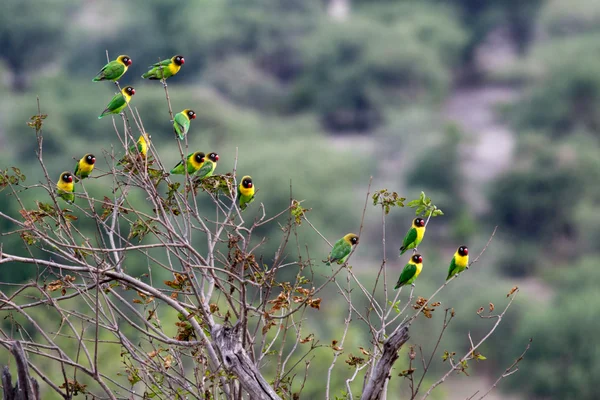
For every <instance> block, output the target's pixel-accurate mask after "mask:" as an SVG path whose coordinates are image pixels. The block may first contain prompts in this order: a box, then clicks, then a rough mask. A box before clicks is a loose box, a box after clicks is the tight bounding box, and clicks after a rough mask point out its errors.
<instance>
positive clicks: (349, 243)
mask: <svg viewBox="0 0 600 400" xmlns="http://www.w3.org/2000/svg"><path fill="white" fill-rule="evenodd" d="M357 244H358V236H357V235H355V234H354V233H349V234H347V235H346V236H344V237H343V238H341V239H340V240H338V241H337V242H335V244H334V245H333V249H331V253H329V257H327V260H325V261H324V262H325V265H331V263H332V262H337V263H338V264H343V263H345V262H346V260H347V259H348V256H349V255H350V252H351V251H352V247H353V246H355V245H357Z"/></svg>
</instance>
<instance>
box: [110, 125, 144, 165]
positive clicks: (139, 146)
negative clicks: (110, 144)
mask: <svg viewBox="0 0 600 400" xmlns="http://www.w3.org/2000/svg"><path fill="white" fill-rule="evenodd" d="M148 146H150V135H148V132H146V133H142V134H141V135H140V137H139V138H138V140H137V142H136V144H135V145H133V146H129V149H128V150H127V154H125V155H124V156H123V158H121V160H120V161H119V162H118V163H117V165H123V164H125V162H126V161H130V162H132V161H133V160H134V159H136V158H137V156H138V154H139V155H140V157H142V158H143V159H144V158H146V155H147V154H148Z"/></svg>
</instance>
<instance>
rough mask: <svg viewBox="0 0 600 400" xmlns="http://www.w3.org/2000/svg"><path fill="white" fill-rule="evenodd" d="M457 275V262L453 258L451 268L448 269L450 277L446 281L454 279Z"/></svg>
mask: <svg viewBox="0 0 600 400" xmlns="http://www.w3.org/2000/svg"><path fill="white" fill-rule="evenodd" d="M457 273H458V267H457V266H456V261H454V257H452V261H450V268H448V277H447V278H446V280H448V279H450V278H452V277H453V276H454V275H456V274H457Z"/></svg>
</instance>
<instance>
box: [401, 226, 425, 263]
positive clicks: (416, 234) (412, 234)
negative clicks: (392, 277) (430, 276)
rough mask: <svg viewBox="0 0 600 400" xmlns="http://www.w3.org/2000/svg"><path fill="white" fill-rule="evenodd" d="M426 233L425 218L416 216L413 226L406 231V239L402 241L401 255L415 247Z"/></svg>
mask: <svg viewBox="0 0 600 400" xmlns="http://www.w3.org/2000/svg"><path fill="white" fill-rule="evenodd" d="M423 235H425V220H424V219H423V218H415V219H414V220H413V223H412V226H411V227H410V229H409V230H408V232H406V236H404V240H403V241H402V247H400V255H402V254H404V253H405V252H406V250H409V249H414V248H415V247H417V246H418V245H419V244H420V243H421V240H423Z"/></svg>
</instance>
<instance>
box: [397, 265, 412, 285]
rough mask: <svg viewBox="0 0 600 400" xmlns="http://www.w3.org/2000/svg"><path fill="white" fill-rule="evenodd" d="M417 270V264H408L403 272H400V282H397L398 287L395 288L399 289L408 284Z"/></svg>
mask: <svg viewBox="0 0 600 400" xmlns="http://www.w3.org/2000/svg"><path fill="white" fill-rule="evenodd" d="M416 272H417V266H416V265H414V264H410V263H408V264H406V265H405V266H404V269H403V270H402V273H401V274H400V278H398V283H396V287H395V288H394V289H398V288H399V287H400V286H404V285H406V284H407V283H408V282H409V281H410V280H411V279H412V278H413V277H414V276H415V273H416Z"/></svg>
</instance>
